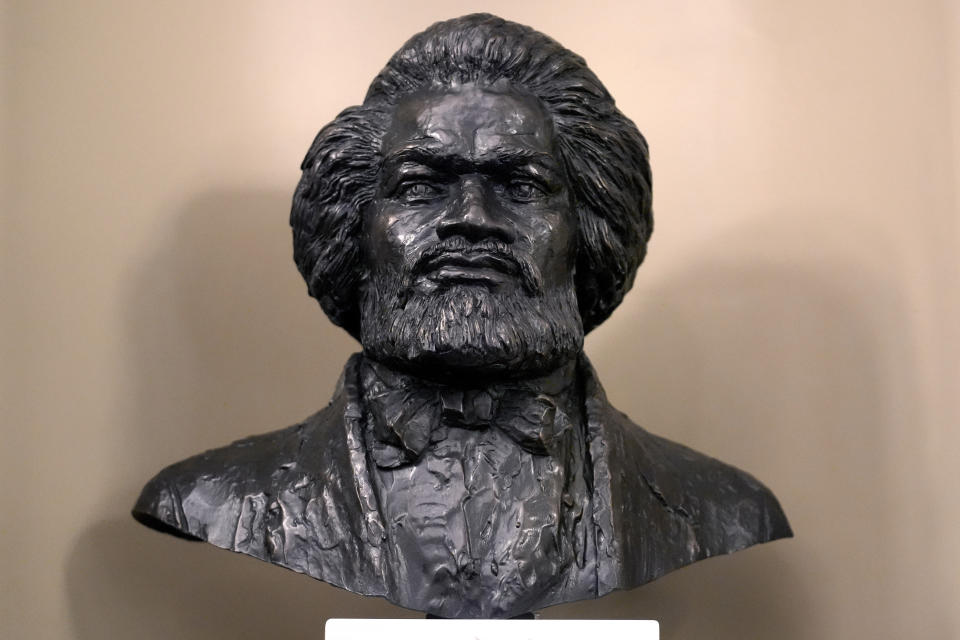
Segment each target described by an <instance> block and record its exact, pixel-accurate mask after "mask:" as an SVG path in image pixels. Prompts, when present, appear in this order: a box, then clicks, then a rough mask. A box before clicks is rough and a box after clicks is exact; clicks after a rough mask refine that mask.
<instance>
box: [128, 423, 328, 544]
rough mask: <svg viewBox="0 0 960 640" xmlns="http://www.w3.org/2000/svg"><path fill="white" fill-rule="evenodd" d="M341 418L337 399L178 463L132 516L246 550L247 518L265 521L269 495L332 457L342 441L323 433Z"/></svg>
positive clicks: (147, 489)
mask: <svg viewBox="0 0 960 640" xmlns="http://www.w3.org/2000/svg"><path fill="white" fill-rule="evenodd" d="M338 416H342V411H341V412H339V413H338V410H337V409H336V408H334V406H333V405H331V406H328V407H327V408H326V409H323V410H321V411H319V412H318V413H316V414H314V415H313V416H311V417H309V418H307V419H306V420H304V421H303V422H301V423H299V424H295V425H293V426H290V427H287V428H285V429H281V430H278V431H273V432H270V433H266V434H263V435H257V436H252V437H249V438H244V439H242V440H238V441H236V442H233V443H231V444H229V445H227V446H224V447H220V448H217V449H212V450H209V451H205V452H204V453H201V454H198V455H196V456H192V457H190V458H187V459H186V460H182V461H180V462H177V463H175V464H172V465H170V466H169V467H167V468H165V469H163V470H162V471H160V473H158V474H157V475H156V476H155V477H154V478H153V479H151V480H150V481H149V482H148V483H147V484H146V486H144V488H143V491H142V492H141V494H140V498H139V499H138V500H137V503H136V505H134V508H133V517H134V518H136V519H137V520H138V521H139V522H141V523H143V524H145V525H147V526H149V527H151V528H153V529H157V530H158V531H162V532H164V533H170V534H173V535H176V536H179V537H183V538H187V539H193V540H204V541H207V542H210V543H212V544H215V545H217V546H219V547H223V548H227V549H233V550H241V549H239V548H238V546H239V545H240V544H241V542H242V540H241V538H242V537H243V531H244V529H245V528H248V529H249V527H250V523H244V517H245V516H249V517H255V518H256V519H260V520H262V519H263V514H264V513H265V512H266V511H267V510H268V509H269V504H268V503H269V502H270V498H271V497H276V496H277V495H278V494H279V493H280V492H281V491H283V489H285V488H288V487H290V486H292V485H295V484H296V482H297V479H296V478H297V476H303V477H309V478H311V479H315V476H316V475H317V472H316V469H317V468H320V465H322V464H324V462H323V460H321V459H322V458H327V457H328V456H329V455H330V452H328V451H324V450H323V447H324V445H325V444H327V443H331V442H336V441H337V439H336V438H329V437H324V436H325V434H326V432H328V431H329V430H330V429H331V428H334V427H335V425H339V424H342V420H337V419H336V418H337V417H338ZM308 467H309V468H308ZM320 482H321V483H322V478H321V479H320ZM314 484H316V480H315V481H314Z"/></svg>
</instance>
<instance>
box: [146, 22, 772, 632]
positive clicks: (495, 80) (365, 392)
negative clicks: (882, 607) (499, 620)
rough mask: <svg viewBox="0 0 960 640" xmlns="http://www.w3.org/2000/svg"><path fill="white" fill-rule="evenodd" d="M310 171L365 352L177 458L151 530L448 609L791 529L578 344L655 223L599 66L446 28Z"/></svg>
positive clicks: (756, 490)
mask: <svg viewBox="0 0 960 640" xmlns="http://www.w3.org/2000/svg"><path fill="white" fill-rule="evenodd" d="M302 168H303V177H302V179H301V181H300V184H299V185H298V187H297V191H296V193H295V195H294V203H293V210H292V213H291V225H292V226H293V231H294V257H295V260H296V262H297V265H298V267H299V268H300V271H301V273H302V274H303V276H304V278H305V279H306V281H307V284H308V288H309V291H310V293H311V295H313V296H314V297H316V298H317V300H318V301H319V302H320V304H321V306H322V307H323V309H324V311H326V313H327V314H328V315H329V316H330V318H331V319H332V320H333V321H334V322H335V323H337V324H338V325H340V326H342V327H344V328H345V329H346V330H347V331H349V332H350V333H351V335H353V336H354V337H357V338H358V339H359V340H360V342H361V344H362V345H363V352H362V353H361V354H357V355H355V356H354V357H353V358H351V360H350V361H349V362H348V363H347V365H346V368H345V370H344V373H343V376H342V378H341V381H340V383H339V385H338V387H337V390H336V392H335V394H334V397H333V399H332V401H331V402H330V404H329V406H327V408H325V409H323V410H321V411H319V412H318V413H316V414H315V415H313V416H311V417H310V418H308V419H307V420H305V421H304V422H302V423H300V424H297V425H294V426H292V427H289V428H287V429H283V430H280V431H275V432H272V433H268V434H266V435H262V436H255V437H252V438H248V439H245V440H241V441H239V442H235V443H233V444H231V445H228V446H226V447H223V448H220V449H215V450H212V451H208V452H206V453H203V454H200V455H198V456H195V457H192V458H189V459H187V460H184V461H182V462H180V463H177V464H174V465H172V466H170V467H168V468H166V469H164V470H163V471H161V472H160V473H159V474H158V475H157V476H156V477H155V478H154V479H153V480H151V481H150V482H149V483H148V484H147V486H146V487H145V488H144V490H143V493H142V495H141V497H140V499H139V500H138V502H137V504H136V506H135V507H134V510H133V514H134V517H136V518H137V519H138V520H139V521H140V522H142V523H144V524H146V525H148V526H151V527H153V528H156V529H159V530H161V531H165V532H168V533H172V534H174V535H178V536H181V537H185V538H188V539H196V540H205V541H207V542H210V543H212V544H214V545H216V546H219V547H222V548H225V549H230V550H233V551H237V552H241V553H245V554H248V555H252V556H255V557H257V558H260V559H263V560H266V561H268V562H272V563H274V564H279V565H281V566H284V567H288V568H290V569H293V570H295V571H299V572H302V573H305V574H308V575H310V576H313V577H315V578H318V579H320V580H324V581H326V582H329V583H331V584H334V585H337V586H340V587H343V588H346V589H349V590H351V591H355V592H358V593H363V594H369V595H378V596H383V597H386V598H387V599H389V600H390V601H392V602H395V603H397V604H400V605H402V606H405V607H409V608H412V609H418V610H422V611H426V612H428V613H429V614H433V615H437V616H442V617H513V616H517V615H520V614H523V613H525V612H527V611H531V610H535V609H539V608H542V607H545V606H549V605H553V604H559V603H562V602H569V601H572V600H579V599H584V598H595V597H599V596H602V595H604V594H606V593H608V592H610V591H612V590H614V589H627V588H632V587H635V586H637V585H640V584H643V583H645V582H649V581H650V580H653V579H654V578H657V577H659V576H661V575H663V574H664V573H666V572H668V571H672V570H674V569H677V568H679V567H682V566H684V565H686V564H689V563H691V562H694V561H696V560H700V559H702V558H707V557H710V556H713V555H717V554H723V553H730V552H733V551H737V550H739V549H743V548H745V547H748V546H751V545H753V544H757V543H760V542H766V541H769V540H774V539H776V538H782V537H787V536H790V535H791V531H790V526H789V524H788V523H787V520H786V518H785V516H784V514H783V512H782V511H781V509H780V506H779V504H778V503H777V500H776V498H774V496H773V495H772V494H771V493H770V491H769V490H768V489H766V488H765V487H764V486H763V485H762V484H760V483H759V482H757V481H756V480H755V479H754V478H753V477H751V476H750V475H749V474H747V473H744V472H743V471H740V470H737V469H735V468H733V467H730V466H729V465H726V464H723V463H721V462H719V461H717V460H714V459H712V458H710V457H708V456H705V455H703V454H700V453H697V452H695V451H692V450H691V449H688V448H686V447H684V446H682V445H679V444H676V443H673V442H670V441H668V440H665V439H663V438H660V437H658V436H655V435H652V434H650V433H648V432H647V431H645V430H643V429H641V428H640V427H638V426H637V425H635V424H633V423H632V422H631V421H630V420H629V419H628V418H627V417H626V416H625V415H623V414H622V413H620V412H618V411H616V410H615V409H614V408H613V407H611V406H610V405H609V403H608V402H607V400H606V398H605V396H604V393H603V390H602V388H601V387H600V384H599V382H598V381H597V378H596V374H595V373H594V371H593V369H592V368H591V367H590V364H589V363H588V361H587V359H586V356H585V355H584V354H583V337H584V335H585V333H586V332H588V331H590V330H591V329H592V328H594V327H595V326H597V325H598V324H600V323H601V322H602V321H603V320H604V319H606V317H607V316H609V314H610V313H611V312H612V311H613V309H614V308H615V307H616V306H617V305H618V304H619V303H620V301H621V300H622V298H623V295H624V294H625V293H626V292H627V290H628V289H629V288H630V286H631V284H632V282H633V278H634V274H635V272H636V269H637V267H638V266H639V265H640V263H641V262H642V260H643V258H644V255H645V253H646V243H647V241H648V239H649V237H650V233H651V231H652V224H653V221H652V214H651V180H650V167H649V161H648V153H647V145H646V142H645V140H644V139H643V137H642V136H641V135H640V132H639V131H638V130H637V129H636V127H635V126H634V124H633V123H632V122H631V121H630V120H629V119H627V118H626V117H624V116H623V114H621V113H620V111H619V110H618V109H617V108H616V106H615V104H614V101H613V99H612V98H611V97H610V95H609V94H608V93H607V91H606V89H605V88H604V87H603V85H602V84H601V83H600V81H599V80H598V79H597V78H596V76H594V74H593V73H592V72H591V71H590V70H589V69H588V68H587V67H586V64H585V63H584V61H583V59H582V58H580V57H579V56H577V55H576V54H573V53H571V52H570V51H568V50H566V49H564V48H563V47H562V46H560V45H559V44H557V43H556V42H555V41H553V40H551V39H550V38H548V37H546V36H544V35H543V34H540V33H538V32H536V31H534V30H532V29H530V28H529V27H524V26H522V25H517V24H514V23H510V22H506V21H503V20H501V19H499V18H496V17H494V16H490V15H485V14H478V15H472V16H465V17H463V18H458V19H456V20H450V21H447V22H442V23H437V24H436V25H433V26H432V27H430V28H429V29H427V30H426V31H424V32H423V33H421V34H418V35H416V36H414V37H413V38H412V39H411V40H410V41H409V42H408V43H406V44H405V45H404V46H403V47H402V48H401V49H400V51H398V52H397V54H395V55H394V57H393V58H392V59H391V60H390V62H389V63H388V65H387V67H386V68H385V69H384V70H383V71H382V72H381V73H380V75H379V76H378V77H377V78H376V79H375V80H374V82H373V84H372V85H371V87H370V90H369V92H368V94H367V97H366V99H365V101H364V103H363V105H361V106H357V107H351V108H350V109H347V110H346V111H344V112H343V113H341V114H340V115H339V116H338V117H337V119H336V120H335V121H334V122H332V123H331V124H329V125H328V126H327V127H325V128H324V129H323V130H321V132H320V133H319V134H318V136H317V138H316V140H314V143H313V145H312V146H311V148H310V150H309V152H308V153H307V157H306V159H305V160H304V162H303V166H302Z"/></svg>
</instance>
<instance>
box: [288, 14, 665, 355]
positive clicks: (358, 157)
mask: <svg viewBox="0 0 960 640" xmlns="http://www.w3.org/2000/svg"><path fill="white" fill-rule="evenodd" d="M504 79H505V80H507V81H509V82H510V83H511V84H512V85H513V86H514V87H516V88H517V89H518V90H520V91H525V92H527V93H529V94H532V95H534V96H536V97H537V98H539V99H540V101H541V102H542V103H543V105H544V106H545V107H546V110H547V111H548V112H549V113H550V116H551V118H552V120H553V125H554V128H555V131H556V134H557V144H558V148H559V153H560V156H561V164H562V166H563V168H564V171H565V173H566V177H567V184H568V186H569V188H570V190H571V197H572V200H573V204H574V207H575V210H576V212H577V217H578V232H579V237H578V243H577V251H578V253H577V267H576V274H575V283H576V291H577V306H578V308H579V310H580V316H581V318H582V320H583V326H584V330H585V331H590V330H591V329H593V328H594V327H596V326H597V325H599V324H600V323H601V322H603V321H604V320H606V319H607V317H608V316H609V315H610V313H611V312H612V311H613V310H614V309H615V308H616V307H617V305H619V304H620V302H621V301H622V300H623V296H624V295H625V294H626V292H627V291H628V290H629V289H630V287H631V286H632V285H633V278H634V275H635V273H636V270H637V267H639V266H640V263H641V262H643V258H644V255H645V254H646V246H647V241H648V240H649V238H650V234H651V232H652V231H653V214H652V209H651V203H652V184H651V176H650V163H649V154H648V149H647V143H646V140H644V138H643V136H642V135H641V134H640V132H639V131H638V130H637V127H636V126H635V125H634V124H633V122H631V121H630V119H628V118H627V117H626V116H624V115H623V114H622V113H620V110H619V109H617V107H616V105H615V104H614V100H613V98H612V97H611V96H610V94H609V93H608V92H607V90H606V88H605V87H604V86H603V84H602V83H601V82H600V80H599V79H597V77H596V76H595V75H594V74H593V72H592V71H590V69H588V68H587V65H586V62H585V61H584V60H583V58H581V57H580V56H578V55H576V54H575V53H573V52H571V51H569V50H567V49H565V48H564V47H562V46H561V45H560V44H559V43H557V42H556V41H555V40H553V39H552V38H549V37H548V36H545V35H544V34H542V33H539V32H538V31H534V30H533V29H531V28H530V27H526V26H523V25H520V24H516V23H513V22H508V21H506V20H502V19H500V18H497V17H495V16H491V15H489V14H474V15H469V16H464V17H462V18H456V19H453V20H448V21H445V22H438V23H436V24H434V25H433V26H431V27H430V28H428V29H427V30H426V31H423V32H422V33H419V34H417V35H415V36H414V37H413V38H411V39H410V40H409V41H408V42H407V43H406V44H405V45H404V46H403V47H401V48H400V50H399V51H398V52H397V53H395V54H394V55H393V57H392V58H391V59H390V61H389V62H388V63H387V66H386V67H385V68H384V69H383V71H381V72H380V74H379V75H378V76H377V77H376V78H375V79H374V81H373V83H372V84H371V85H370V89H369V91H368V92H367V96H366V98H365V100H364V103H363V105H361V106H357V107H350V108H349V109H346V110H345V111H343V112H342V113H341V114H340V115H338V116H337V118H336V119H335V120H334V121H333V122H331V123H330V124H328V125H327V126H326V127H324V128H323V129H322V130H321V131H320V133H319V134H317V137H316V139H315V140H314V141H313V144H312V145H311V147H310V150H309V151H308V152H307V155H306V158H305V159H304V161H303V164H302V165H301V169H302V170H303V175H302V177H301V179H300V183H299V184H298V185H297V189H296V192H295V193H294V197H293V208H292V210H291V214H290V225H291V226H292V227H293V241H294V260H295V261H296V263H297V267H298V268H299V270H300V273H301V274H302V275H303V277H304V279H305V280H306V281H307V288H308V290H309V292H310V295H312V296H313V297H314V298H316V299H317V300H318V301H319V302H320V306H321V307H323V310H324V311H325V312H326V314H327V315H328V316H329V317H330V319H331V320H332V321H333V322H334V323H335V324H337V325H339V326H341V327H343V328H344V329H346V330H347V331H348V332H349V333H350V334H351V335H352V336H354V337H355V338H357V339H359V336H360V303H359V300H360V285H361V278H362V273H363V266H362V260H363V256H362V254H361V249H360V234H361V233H362V215H361V214H362V212H363V210H364V208H365V207H366V206H368V205H369V204H370V202H371V201H372V200H373V198H374V195H375V193H376V188H377V175H378V172H379V167H380V161H381V157H380V141H381V139H382V137H383V135H384V133H385V131H386V128H387V127H388V125H389V123H390V116H391V113H392V109H393V106H394V105H396V104H397V102H399V100H401V99H402V98H403V97H404V96H406V95H408V94H410V93H413V92H415V91H418V90H420V89H423V88H428V87H443V86H450V85H455V84H459V83H467V82H476V83H481V84H493V83H495V82H497V81H498V80H504Z"/></svg>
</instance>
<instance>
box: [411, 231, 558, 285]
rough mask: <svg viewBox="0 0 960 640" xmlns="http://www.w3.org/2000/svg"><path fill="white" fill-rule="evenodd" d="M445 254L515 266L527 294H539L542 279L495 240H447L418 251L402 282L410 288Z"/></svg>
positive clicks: (513, 253)
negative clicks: (484, 259)
mask: <svg viewBox="0 0 960 640" xmlns="http://www.w3.org/2000/svg"><path fill="white" fill-rule="evenodd" d="M448 253H452V254H459V255H464V256H470V255H478V254H482V255H489V256H492V257H494V258H497V259H499V260H503V261H504V262H508V263H510V264H511V265H513V266H514V267H516V270H517V272H518V273H519V274H520V282H521V285H522V286H523V288H524V290H525V291H526V292H527V293H528V294H529V295H539V294H541V293H542V292H543V278H542V276H541V275H540V270H539V269H537V267H536V265H534V264H533V263H532V262H531V261H530V260H529V259H527V258H526V257H525V256H522V255H520V254H518V253H517V252H516V251H514V250H513V249H512V248H511V247H510V246H508V245H506V244H504V243H503V242H499V241H497V240H483V241H481V242H468V241H466V240H464V239H462V238H451V239H449V240H444V241H442V242H438V243H436V244H434V245H431V246H429V247H427V248H426V249H424V250H423V251H421V252H420V254H419V255H418V256H417V257H416V259H415V260H413V261H412V262H413V268H412V269H411V270H410V273H408V274H405V275H406V276H407V277H406V278H405V279H404V280H405V281H406V282H407V283H408V284H411V285H412V283H413V279H414V278H415V277H416V276H418V275H420V274H422V273H423V272H424V271H425V270H427V268H428V265H429V263H430V262H431V261H433V260H436V259H437V258H440V257H441V256H443V255H446V254H448Z"/></svg>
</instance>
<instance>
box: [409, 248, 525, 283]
mask: <svg viewBox="0 0 960 640" xmlns="http://www.w3.org/2000/svg"><path fill="white" fill-rule="evenodd" d="M420 272H421V273H423V274H426V276H427V277H428V278H430V279H431V280H436V281H442V280H458V281H470V280H474V281H489V282H502V281H503V280H504V279H505V278H512V277H515V276H516V275H518V274H519V273H520V266H519V265H518V264H517V263H516V261H515V260H513V259H512V258H510V257H507V256H502V255H497V254H494V253H489V252H486V251H481V252H469V253H468V252H458V251H450V252H445V253H441V254H440V255H438V256H435V257H432V258H429V259H428V260H426V261H424V263H423V264H422V265H421V268H420Z"/></svg>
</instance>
